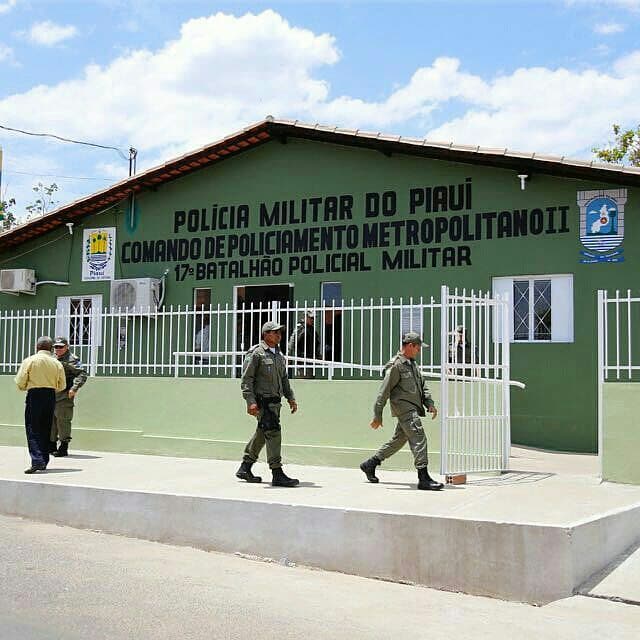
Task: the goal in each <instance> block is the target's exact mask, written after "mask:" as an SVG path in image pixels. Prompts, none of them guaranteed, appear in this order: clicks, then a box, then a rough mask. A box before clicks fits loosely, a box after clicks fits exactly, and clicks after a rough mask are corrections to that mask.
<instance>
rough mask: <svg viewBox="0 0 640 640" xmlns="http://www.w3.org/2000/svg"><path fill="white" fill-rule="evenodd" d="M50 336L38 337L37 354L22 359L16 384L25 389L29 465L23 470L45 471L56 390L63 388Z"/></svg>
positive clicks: (59, 367)
mask: <svg viewBox="0 0 640 640" xmlns="http://www.w3.org/2000/svg"><path fill="white" fill-rule="evenodd" d="M52 347H53V340H51V338H49V336H43V337H41V338H38V342H37V343H36V354H35V355H33V356H29V357H28V358H26V359H25V360H23V361H22V364H21V365H20V369H18V374H17V375H16V378H15V380H16V385H17V386H18V389H20V391H26V392H27V399H26V402H25V409H24V426H25V429H26V431H27V445H28V447H29V455H30V456H31V466H30V467H29V468H28V469H25V473H35V472H36V471H44V469H46V468H47V464H49V433H50V432H51V423H52V422H53V412H54V411H55V408H56V391H62V390H64V388H65V385H66V380H65V377H64V368H63V367H62V365H61V364H60V362H58V360H57V359H56V358H55V357H54V356H53V354H52V353H51V350H52Z"/></svg>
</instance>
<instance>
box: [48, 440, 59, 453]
mask: <svg viewBox="0 0 640 640" xmlns="http://www.w3.org/2000/svg"><path fill="white" fill-rule="evenodd" d="M57 450H58V443H57V441H54V442H49V453H54V452H55V451H57Z"/></svg>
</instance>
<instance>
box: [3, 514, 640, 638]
mask: <svg viewBox="0 0 640 640" xmlns="http://www.w3.org/2000/svg"><path fill="white" fill-rule="evenodd" d="M0 558H1V561H0V639H2V640H54V639H55V640H76V639H78V640H79V639H82V640H101V639H105V640H106V639H108V640H120V639H122V640H125V639H126V640H134V639H135V640H151V639H152V638H153V639H154V640H164V639H167V640H168V639H171V640H174V639H175V640H178V639H179V640H183V639H184V640H190V639H198V640H199V639H205V638H206V639H207V640H219V639H228V638H233V639H236V638H237V639H240V638H242V639H244V638H246V639H247V640H253V639H254V638H255V639H256V640H263V639H264V640H271V639H273V640H275V639H279V640H288V639H290V638H296V639H300V638H304V639H305V640H314V639H316V638H318V639H320V638H321V639H322V640H332V639H348V640H360V639H362V640H364V639H368V640H371V639H378V638H380V639H392V638H393V639H394V640H396V639H399V638H409V639H411V640H419V639H421V638H425V639H429V640H434V639H437V638H440V637H458V638H464V639H465V640H468V639H475V638H487V639H490V640H496V639H502V638H517V640H526V639H528V638H531V639H535V640H541V639H544V638H550V639H551V638H553V639H556V638H562V639H563V640H571V639H573V638H575V639H576V640H578V639H579V640H587V639H590V638H594V639H596V638H597V639H598V640H601V639H602V638H603V637H609V638H615V639H616V640H626V639H627V638H628V639H629V640H631V639H633V640H637V638H638V629H640V607H637V606H633V605H627V604H621V603H614V602H609V601H605V600H596V599H593V598H587V597H582V596H577V597H574V598H568V599H567V600H563V601H559V602H556V603H552V604H550V605H547V606H545V607H540V608H537V607H531V606H529V605H524V604H519V603H510V602H502V601H499V600H492V599H489V598H480V597H475V596H467V595H462V594H455V593H446V592H442V591H436V590H433V589H426V588H423V587H416V586H411V585H401V584H393V583H388V582H381V581H376V580H369V579H366V578H359V577H355V576H347V575H342V574H338V573H329V572H323V571H316V570H311V569H307V568H303V567H291V566H285V565H282V564H279V563H277V562H264V561H258V560H252V559H245V558H239V557H235V556H227V555H223V554H217V553H208V552H205V551H199V550H196V549H191V548H186V547H172V546H169V545H163V544H159V543H155V542H147V541H143V540H134V539H129V538H124V537H119V536H113V535H107V534H103V533H100V532H93V531H80V530H76V529H72V528H68V527H62V526H57V525H52V524H43V523H37V522H31V521H28V520H23V519H20V518H9V517H4V516H0Z"/></svg>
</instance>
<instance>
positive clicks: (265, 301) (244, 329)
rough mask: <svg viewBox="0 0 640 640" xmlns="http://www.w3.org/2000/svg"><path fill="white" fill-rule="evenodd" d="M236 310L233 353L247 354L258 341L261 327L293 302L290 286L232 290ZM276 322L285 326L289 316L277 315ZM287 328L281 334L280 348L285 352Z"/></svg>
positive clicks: (275, 285) (242, 287) (252, 287)
mask: <svg viewBox="0 0 640 640" xmlns="http://www.w3.org/2000/svg"><path fill="white" fill-rule="evenodd" d="M234 298H235V299H234V303H235V309H236V317H235V324H236V350H237V351H240V352H241V353H246V352H247V351H248V350H249V349H250V348H251V347H252V346H253V345H255V344H258V342H260V339H261V337H262V336H261V329H262V325H263V324H264V323H265V322H267V320H272V319H274V316H275V313H276V309H281V308H285V309H286V308H287V307H289V306H291V304H292V302H293V285H290V284H269V285H247V286H239V287H235V289H234ZM277 318H278V321H279V322H281V323H282V324H285V325H288V324H289V323H288V314H287V313H286V312H278V313H277ZM287 330H288V329H287V328H285V330H284V331H283V332H282V341H281V342H280V348H281V349H282V350H283V351H285V349H286V344H287Z"/></svg>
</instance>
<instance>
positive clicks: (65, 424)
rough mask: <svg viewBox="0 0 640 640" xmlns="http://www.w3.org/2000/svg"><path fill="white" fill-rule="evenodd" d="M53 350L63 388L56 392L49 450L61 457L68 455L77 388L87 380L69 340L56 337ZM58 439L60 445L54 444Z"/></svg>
mask: <svg viewBox="0 0 640 640" xmlns="http://www.w3.org/2000/svg"><path fill="white" fill-rule="evenodd" d="M53 350H54V353H55V355H56V358H58V362H59V363H60V364H61V365H62V367H63V369H64V377H65V388H64V390H63V391H60V392H58V393H56V410H55V413H54V416H53V423H52V424H51V449H50V450H51V452H52V455H54V456H56V457H57V458H62V457H64V456H67V455H69V442H70V440H71V421H72V420H73V406H74V398H75V397H76V395H77V393H78V389H80V387H81V386H82V385H83V384H84V383H85V382H86V381H87V376H88V374H87V371H86V369H85V368H84V367H83V366H82V364H81V362H80V358H78V356H76V355H75V354H74V353H71V351H69V341H68V340H67V339H66V338H63V337H59V338H56V341H55V342H54V343H53ZM58 440H59V441H60V446H56V444H57V442H58Z"/></svg>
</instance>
